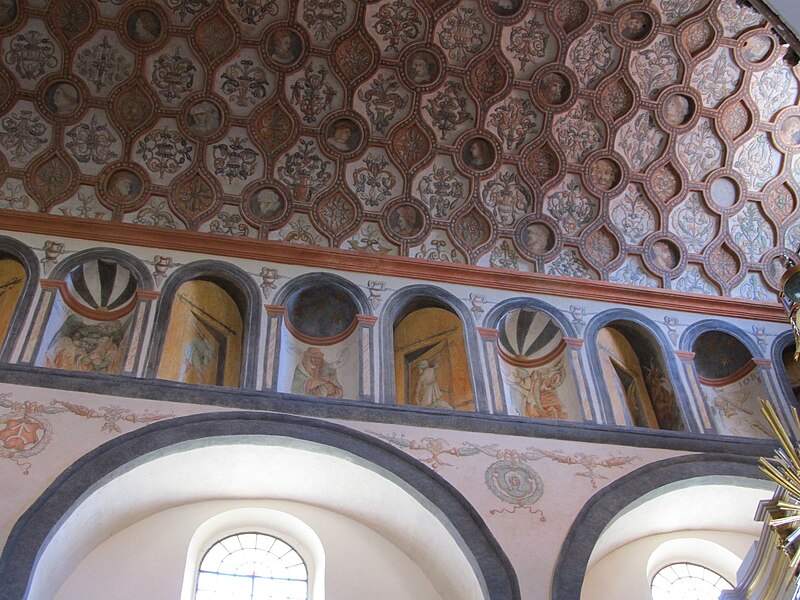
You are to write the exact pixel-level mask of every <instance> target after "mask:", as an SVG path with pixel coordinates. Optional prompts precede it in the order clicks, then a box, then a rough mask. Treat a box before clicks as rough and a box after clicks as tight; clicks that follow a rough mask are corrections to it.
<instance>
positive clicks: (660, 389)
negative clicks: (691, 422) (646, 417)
mask: <svg viewBox="0 0 800 600" xmlns="http://www.w3.org/2000/svg"><path fill="white" fill-rule="evenodd" d="M642 370H643V371H644V384H645V387H646V388H647V390H648V392H649V393H650V400H651V401H652V403H653V412H655V415H656V421H658V426H659V427H660V428H661V429H672V430H679V429H682V428H683V421H682V419H681V415H680V412H679V411H678V407H677V406H676V404H675V402H674V401H673V392H672V386H671V385H670V383H669V379H668V378H667V375H666V373H664V370H663V369H662V368H661V365H660V364H659V363H658V361H657V360H656V359H655V358H651V359H650V364H649V366H643V369H642Z"/></svg>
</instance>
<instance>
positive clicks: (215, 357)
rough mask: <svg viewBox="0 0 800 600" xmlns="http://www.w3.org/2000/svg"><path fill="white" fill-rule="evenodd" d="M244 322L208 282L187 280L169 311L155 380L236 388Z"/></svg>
mask: <svg viewBox="0 0 800 600" xmlns="http://www.w3.org/2000/svg"><path fill="white" fill-rule="evenodd" d="M241 355H242V317H241V313H240V311H239V307H238V306H237V304H236V302H234V300H233V298H231V296H230V295H229V294H228V293H227V292H226V291H225V290H224V289H222V288H221V287H220V286H218V285H217V284H215V283H212V282H210V281H203V280H194V281H187V282H186V283H184V284H183V285H181V286H180V288H178V291H177V293H176V296H175V300H174V301H173V304H172V310H171V312H170V317H169V324H168V325H167V333H166V336H165V339H164V350H163V352H162V356H161V362H160V364H159V368H158V377H159V378H161V379H170V380H172V381H180V382H183V383H195V384H201V385H226V386H229V387H235V386H237V385H239V378H240V370H241Z"/></svg>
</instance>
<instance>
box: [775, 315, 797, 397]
mask: <svg viewBox="0 0 800 600" xmlns="http://www.w3.org/2000/svg"><path fill="white" fill-rule="evenodd" d="M794 343H795V342H794V333H792V330H791V329H790V330H788V331H784V332H783V333H781V334H780V335H778V336H776V337H775V339H774V340H773V342H772V353H771V357H772V369H773V371H774V372H775V377H776V379H777V380H778V385H779V386H780V389H781V392H782V393H783V397H784V400H785V402H786V404H787V406H793V407H795V408H798V409H800V406H798V403H797V398H795V395H794V392H793V391H792V386H791V384H790V383H789V376H788V375H787V373H786V367H785V366H784V364H783V353H784V351H785V350H786V348H789V347H792V346H794Z"/></svg>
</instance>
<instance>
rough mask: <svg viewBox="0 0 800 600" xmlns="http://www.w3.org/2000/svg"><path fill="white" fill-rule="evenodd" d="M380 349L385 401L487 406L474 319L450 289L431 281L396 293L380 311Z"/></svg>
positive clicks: (437, 406) (473, 407)
mask: <svg viewBox="0 0 800 600" xmlns="http://www.w3.org/2000/svg"><path fill="white" fill-rule="evenodd" d="M381 350H382V353H383V363H384V364H386V365H387V367H388V368H387V369H385V370H384V371H383V377H384V380H383V394H384V402H392V401H394V403H396V404H399V405H407V406H417V407H423V408H433V409H445V410H453V409H455V410H466V411H474V410H479V411H486V410H487V407H486V404H485V392H484V389H483V383H482V381H481V379H479V376H480V374H482V372H481V366H480V361H479V360H478V347H477V334H476V330H475V324H474V322H473V319H472V316H471V315H470V314H469V311H468V310H467V309H466V307H464V305H463V304H462V303H461V302H460V301H459V300H458V299H457V298H455V296H453V295H452V294H450V293H449V292H446V291H444V290H442V289H440V288H436V287H434V286H427V285H418V286H409V287H407V288H403V289H402V290H400V291H398V292H395V294H393V295H392V296H391V297H390V298H389V299H388V300H387V302H386V305H385V307H384V311H383V314H382V316H381ZM392 367H393V368H392Z"/></svg>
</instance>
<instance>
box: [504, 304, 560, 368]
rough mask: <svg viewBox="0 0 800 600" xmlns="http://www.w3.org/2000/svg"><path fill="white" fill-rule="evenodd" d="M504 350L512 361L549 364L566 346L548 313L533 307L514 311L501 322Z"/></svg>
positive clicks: (557, 327)
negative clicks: (547, 362)
mask: <svg viewBox="0 0 800 600" xmlns="http://www.w3.org/2000/svg"><path fill="white" fill-rule="evenodd" d="M498 329H499V330H500V349H501V351H502V352H503V354H504V355H505V357H506V358H507V359H508V360H509V361H511V362H519V363H534V362H546V360H547V359H549V358H550V357H551V356H552V355H554V354H555V353H557V352H559V351H560V350H561V349H562V346H563V340H564V334H563V333H562V332H561V329H560V328H559V326H558V325H557V324H556V323H555V321H553V319H552V318H551V317H549V316H548V315H547V314H545V313H543V312H540V311H538V310H533V309H530V308H520V309H516V310H512V311H510V312H509V313H508V314H506V315H505V316H504V317H503V318H502V319H501V320H500V325H499V328H498Z"/></svg>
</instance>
